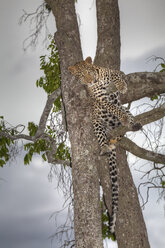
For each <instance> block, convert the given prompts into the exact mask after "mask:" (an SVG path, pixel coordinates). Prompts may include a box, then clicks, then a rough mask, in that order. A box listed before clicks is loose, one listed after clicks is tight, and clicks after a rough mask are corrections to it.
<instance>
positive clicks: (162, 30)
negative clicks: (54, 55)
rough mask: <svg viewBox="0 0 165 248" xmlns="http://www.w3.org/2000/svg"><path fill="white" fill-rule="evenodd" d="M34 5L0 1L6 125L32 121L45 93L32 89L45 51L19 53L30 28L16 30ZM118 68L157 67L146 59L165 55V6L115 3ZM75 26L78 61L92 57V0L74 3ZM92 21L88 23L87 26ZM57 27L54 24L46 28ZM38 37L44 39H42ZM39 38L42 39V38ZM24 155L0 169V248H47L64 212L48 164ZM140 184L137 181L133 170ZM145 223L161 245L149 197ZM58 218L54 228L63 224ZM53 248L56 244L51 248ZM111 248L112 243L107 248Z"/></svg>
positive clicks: (157, 213)
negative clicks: (54, 216) (80, 53)
mask: <svg viewBox="0 0 165 248" xmlns="http://www.w3.org/2000/svg"><path fill="white" fill-rule="evenodd" d="M40 3H41V1H40V0H36V1H33V0H29V1H25V0H15V1H10V0H4V1H1V2H0V30H1V38H0V42H1V46H0V58H1V60H0V77H1V80H0V115H4V116H5V118H6V120H8V121H9V122H10V123H11V124H13V125H17V124H19V123H22V124H25V125H27V123H28V121H34V122H35V123H38V121H39V118H40V115H41V112H42V110H43V107H44V104H45V101H46V95H45V93H44V92H43V91H42V90H41V89H37V88H36V87H35V81H36V79H38V78H39V77H40V75H41V72H40V70H39V68H40V65H39V64H40V61H39V56H40V55H43V54H45V53H46V49H45V47H44V46H43V44H42V42H39V44H38V45H37V47H36V49H29V50H28V51H27V52H24V51H23V49H22V48H23V40H24V39H25V38H26V37H27V36H28V33H29V29H28V24H24V25H22V26H19V25H18V21H19V17H20V16H21V15H22V9H25V10H27V11H29V12H31V11H34V10H35V9H36V7H37V6H38V5H39V4H40ZM119 6H120V16H121V42H122V45H121V69H122V70H123V71H125V72H126V73H129V72H134V71H150V70H153V69H154V67H155V66H156V64H153V63H147V62H146V59H147V58H148V57H149V56H151V55H153V54H154V55H157V56H162V57H165V27H164V23H165V15H164V11H165V1H164V0H157V1H155V0H145V1H144V0H138V1H137V0H125V1H123V0H120V1H119ZM76 9H77V11H78V12H79V15H80V18H79V20H81V21H80V22H79V25H80V30H81V39H82V48H83V53H84V57H87V56H92V57H93V58H94V54H95V48H96V25H95V23H96V20H95V1H94V0H81V1H80V0H79V1H78V5H77V6H76ZM92 20H93V21H92ZM49 27H50V30H51V32H52V31H53V30H54V29H55V25H54V21H53V18H51V20H50V24H49ZM43 36H44V35H43ZM42 38H43V37H42ZM23 155H24V153H22V154H21V155H20V157H19V158H18V159H17V161H14V162H11V164H10V165H8V166H6V167H4V168H3V169H2V168H0V178H1V179H3V180H0V199H1V200H0V201H1V203H0V247H3V248H19V247H21V248H33V247H34V248H38V247H40V248H45V247H47V248H48V247H51V243H50V240H48V237H49V236H50V235H51V234H52V233H54V231H55V221H54V220H53V219H51V220H49V217H50V215H51V214H52V213H53V212H54V211H56V210H59V209H60V208H61V206H62V201H63V197H62V193H61V192H60V191H57V190H56V189H55V187H56V180H55V179H54V180H53V182H52V183H50V182H49V181H48V178H47V176H48V173H49V169H50V167H49V165H48V164H46V163H43V162H42V160H41V159H40V158H39V157H37V156H36V157H35V158H34V159H33V161H32V163H31V164H30V165H29V166H24V164H23ZM133 173H134V174H133V175H134V179H135V181H136V182H138V179H139V175H138V174H137V173H136V172H133ZM152 193H153V194H152V196H151V198H150V201H149V203H148V205H147V206H146V208H145V210H144V212H143V213H144V217H145V221H146V225H147V230H148V234H149V240H150V244H151V247H152V248H157V247H159V248H164V247H165V237H164V230H165V218H164V202H163V201H161V202H159V203H156V200H157V196H158V195H157V194H156V193H154V192H152ZM62 219H63V216H61V219H60V220H59V222H62ZM53 247H57V246H56V241H55V242H54V243H53ZM113 247H116V246H115V245H112V246H111V248H113Z"/></svg>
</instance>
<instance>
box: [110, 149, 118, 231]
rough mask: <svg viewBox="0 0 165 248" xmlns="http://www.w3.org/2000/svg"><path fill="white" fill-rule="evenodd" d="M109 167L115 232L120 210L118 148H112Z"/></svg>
mask: <svg viewBox="0 0 165 248" xmlns="http://www.w3.org/2000/svg"><path fill="white" fill-rule="evenodd" d="M109 169H110V178H111V184H112V186H111V187H112V213H111V215H110V232H111V233H112V234H115V226H116V216H117V212H118V196H119V185H118V178H117V166H116V148H114V149H112V152H111V153H109Z"/></svg>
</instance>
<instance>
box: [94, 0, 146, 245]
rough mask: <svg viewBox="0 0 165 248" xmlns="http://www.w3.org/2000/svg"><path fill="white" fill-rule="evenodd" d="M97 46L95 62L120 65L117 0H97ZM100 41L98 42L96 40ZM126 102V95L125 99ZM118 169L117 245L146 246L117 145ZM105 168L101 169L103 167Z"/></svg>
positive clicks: (102, 172) (123, 153) (105, 187)
mask: <svg viewBox="0 0 165 248" xmlns="http://www.w3.org/2000/svg"><path fill="white" fill-rule="evenodd" d="M96 2H97V20H98V24H97V26H98V46H97V51H96V58H95V63H96V64H97V65H100V66H103V67H109V68H113V69H118V70H119V68H120V21H119V8H118V1H117V0H106V1H105V0H97V1H96ZM99 42H100V43H101V44H99ZM124 100H125V102H127V100H126V99H124ZM106 164H107V159H104V157H103V158H102V160H101V163H100V165H99V166H98V170H99V175H100V180H101V185H102V187H103V191H104V194H105V200H106V204H107V206H108V209H109V211H110V210H111V201H110V197H109V195H110V192H111V188H110V183H109V182H110V180H109V179H108V176H107V175H108V165H106ZM117 165H118V170H119V175H118V177H119V213H118V219H117V227H116V236H117V242H118V247H119V248H126V247H129V248H148V247H150V245H149V242H148V237H147V231H146V226H145V223H144V219H143V216H142V212H141V208H140V205H139V201H138V196H137V191H136V188H135V186H134V183H133V180H132V176H131V173H130V170H129V167H128V163H127V159H126V151H125V150H123V149H121V148H118V149H117ZM103 168H104V169H103Z"/></svg>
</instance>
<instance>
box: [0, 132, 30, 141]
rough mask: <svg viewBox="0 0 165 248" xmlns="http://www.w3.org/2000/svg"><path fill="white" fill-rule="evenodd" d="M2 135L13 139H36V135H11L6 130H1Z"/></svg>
mask: <svg viewBox="0 0 165 248" xmlns="http://www.w3.org/2000/svg"><path fill="white" fill-rule="evenodd" d="M0 137H6V138H9V139H11V140H18V139H25V140H30V141H34V136H29V135H26V134H18V135H10V134H8V133H7V132H5V131H2V132H0Z"/></svg>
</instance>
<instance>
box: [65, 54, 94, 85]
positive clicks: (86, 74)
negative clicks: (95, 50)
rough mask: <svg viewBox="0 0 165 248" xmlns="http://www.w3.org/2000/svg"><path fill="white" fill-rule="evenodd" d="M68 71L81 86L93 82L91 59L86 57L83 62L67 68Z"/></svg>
mask: <svg viewBox="0 0 165 248" xmlns="http://www.w3.org/2000/svg"><path fill="white" fill-rule="evenodd" d="M68 70H69V71H70V72H71V73H72V75H74V76H75V77H76V78H77V79H78V80H80V82H81V83H82V84H90V83H92V82H93V77H92V71H93V65H92V59H91V57H87V58H86V59H85V60H83V61H80V62H78V63H76V64H75V65H72V66H69V67H68Z"/></svg>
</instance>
